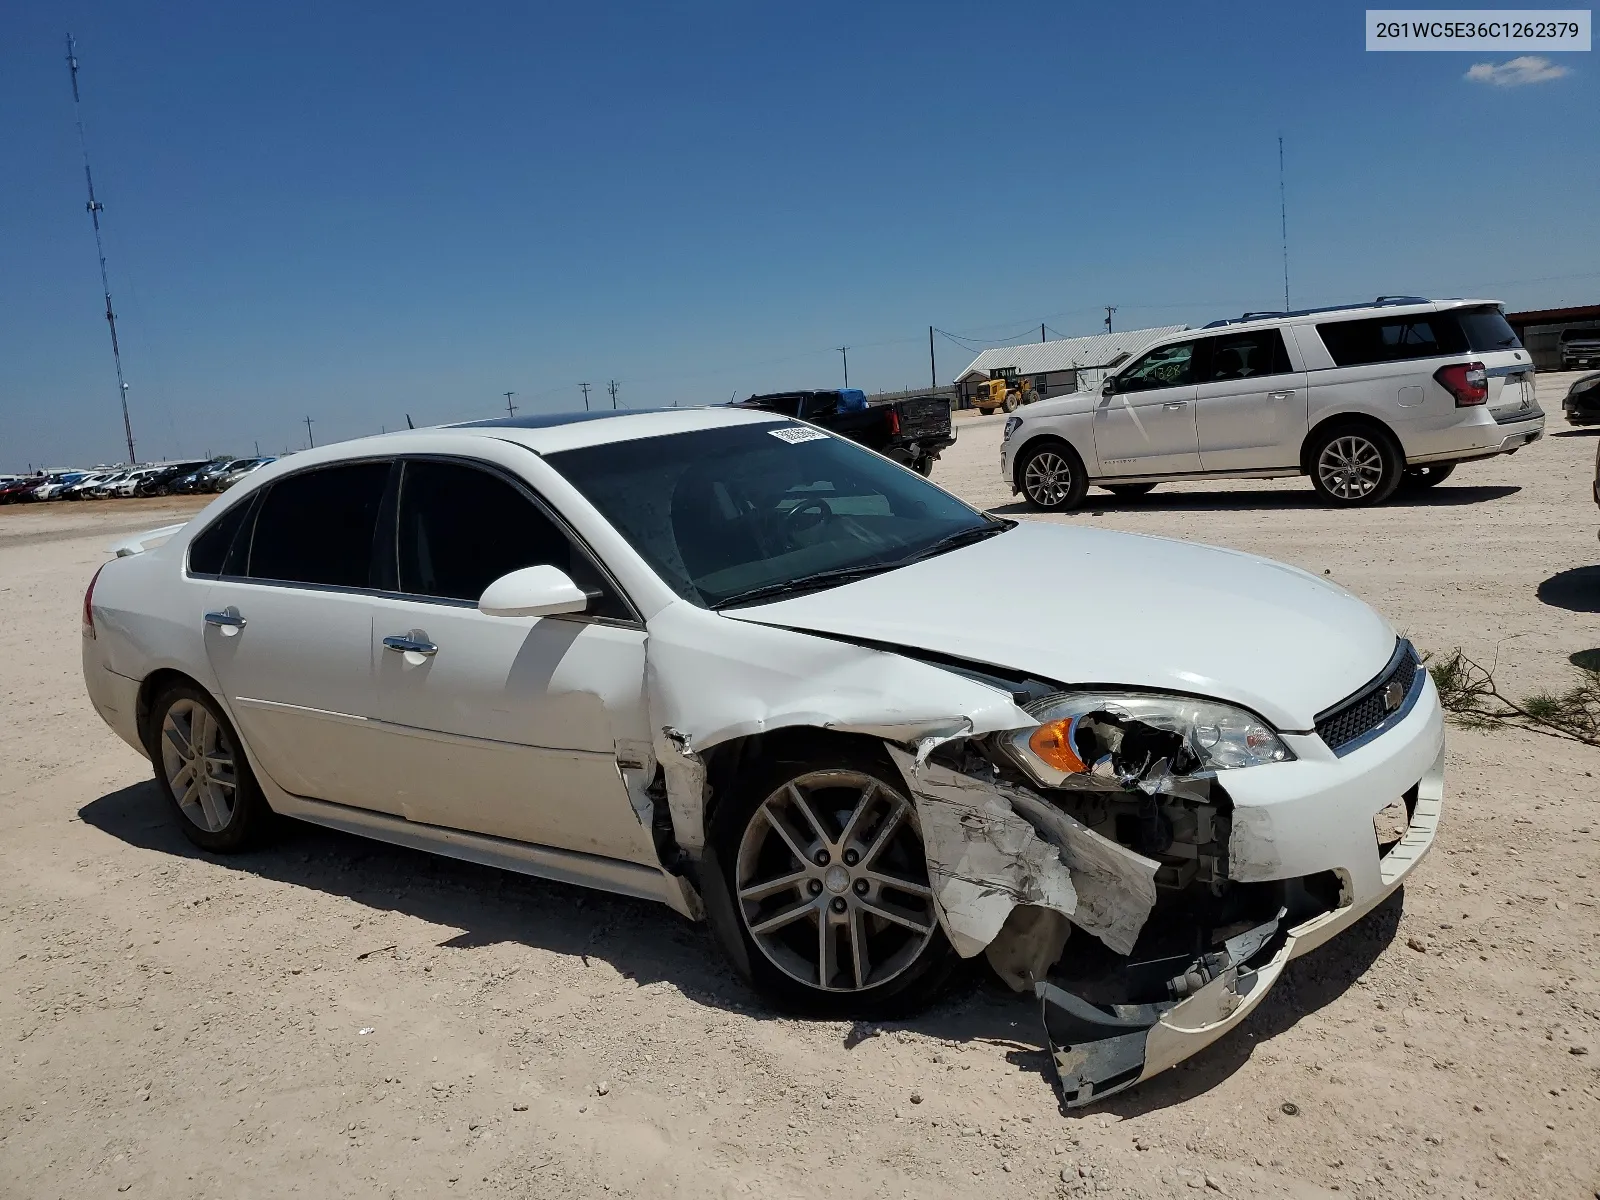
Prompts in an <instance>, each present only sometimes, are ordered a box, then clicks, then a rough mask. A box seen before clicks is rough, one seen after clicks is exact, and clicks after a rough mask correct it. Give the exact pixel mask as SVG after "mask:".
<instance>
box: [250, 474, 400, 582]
mask: <svg viewBox="0 0 1600 1200" xmlns="http://www.w3.org/2000/svg"><path fill="white" fill-rule="evenodd" d="M388 482H389V464H388V463H387V462H360V463H345V464H342V465H340V466H334V467H323V468H321V469H320V470H314V471H306V472H304V473H303V474H299V475H291V476H289V477H288V478H287V479H280V480H278V481H277V482H276V483H274V484H273V485H272V486H271V488H270V490H269V491H268V492H267V495H266V498H265V499H264V500H262V502H261V507H260V509H259V510H258V513H257V516H256V525H255V536H254V538H253V539H252V540H251V543H250V560H249V568H248V572H249V575H250V577H251V578H252V579H272V580H278V581H281V582H284V583H309V584H317V585H321V586H327V587H367V586H369V584H370V577H371V574H372V539H373V534H374V532H375V531H376V530H377V527H378V510H379V509H380V508H381V507H382V504H383V493H384V489H385V488H386V487H387V486H388Z"/></svg>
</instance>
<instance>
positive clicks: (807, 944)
mask: <svg viewBox="0 0 1600 1200" xmlns="http://www.w3.org/2000/svg"><path fill="white" fill-rule="evenodd" d="M736 891H737V895H738V903H739V914H740V917H741V919H742V920H743V921H744V925H745V929H746V930H748V931H749V933H750V937H751V939H752V940H753V941H754V942H755V944H756V946H757V947H758V948H759V949H760V951H761V953H762V954H763V955H764V956H766V958H767V959H768V961H770V962H771V963H772V964H773V966H775V967H777V968H778V969H779V970H780V971H782V972H783V973H784V974H785V975H787V976H789V977H790V978H791V979H793V980H795V981H797V982H799V983H802V984H805V985H807V986H809V987H813V988H820V989H821V990H823V991H828V992H860V991H863V990H865V989H867V988H873V987H878V986H880V985H882V984H885V983H888V982H889V981H890V980H892V979H894V978H896V977H898V976H899V975H901V974H902V973H903V972H905V971H906V970H907V969H909V968H910V967H911V965H912V964H913V963H915V962H916V961H917V958H918V956H919V955H921V953H922V951H923V950H924V949H925V948H926V947H927V945H928V942H929V941H930V940H931V939H932V938H933V936H934V933H935V932H936V931H937V928H938V921H937V917H936V916H935V914H934V909H933V891H932V888H931V887H930V886H929V883H928V874H927V865H926V862H925V860H924V858H923V851H922V838H921V834H920V832H919V830H918V826H917V816H916V810H915V809H914V808H913V807H912V805H911V803H910V802H909V801H908V800H907V799H906V798H905V797H904V796H901V795H900V794H899V793H898V792H896V791H894V790H893V789H891V788H889V787H887V786H885V785H884V784H883V783H882V782H880V781H879V780H877V779H875V778H873V777H872V776H870V775H866V774H863V773H861V772H858V771H844V770H825V771H812V772H808V773H806V774H804V775H800V776H798V777H797V778H795V779H793V780H791V781H790V782H788V783H786V784H784V785H783V786H782V787H780V788H778V789H777V790H776V791H774V792H773V793H772V794H771V795H770V796H768V797H767V798H766V800H764V801H763V802H762V803H761V806H760V807H759V808H758V809H756V811H755V812H754V813H753V814H752V815H751V817H750V820H749V822H748V824H747V825H746V826H745V831H744V836H743V837H742V838H740V841H739V855H738V861H737V870H736Z"/></svg>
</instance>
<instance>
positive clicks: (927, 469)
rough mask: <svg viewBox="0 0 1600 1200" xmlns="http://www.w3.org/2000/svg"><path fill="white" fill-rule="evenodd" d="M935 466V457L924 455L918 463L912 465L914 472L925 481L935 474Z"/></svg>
mask: <svg viewBox="0 0 1600 1200" xmlns="http://www.w3.org/2000/svg"><path fill="white" fill-rule="evenodd" d="M933 464H934V457H933V455H931V454H924V455H923V456H922V457H921V458H919V459H917V461H916V462H915V463H913V464H912V466H911V469H912V470H913V471H915V472H916V473H917V474H918V475H921V476H922V477H923V478H924V479H927V478H928V477H929V476H931V475H932V474H933Z"/></svg>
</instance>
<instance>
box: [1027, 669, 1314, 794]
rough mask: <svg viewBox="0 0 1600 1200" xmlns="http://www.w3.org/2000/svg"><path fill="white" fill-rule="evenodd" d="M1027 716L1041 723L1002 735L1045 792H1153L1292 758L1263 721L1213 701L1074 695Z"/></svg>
mask: <svg viewBox="0 0 1600 1200" xmlns="http://www.w3.org/2000/svg"><path fill="white" fill-rule="evenodd" d="M1028 711H1029V712H1030V713H1032V714H1033V715H1034V716H1035V717H1037V718H1038V719H1039V724H1038V725H1037V726H1036V727H1035V728H1032V729H1018V730H1016V731H1014V732H1012V733H1010V734H1008V735H1005V740H1004V745H1005V747H1006V749H1007V751H1008V752H1009V753H1010V755H1011V757H1012V758H1013V759H1015V760H1016V762H1017V764H1018V765H1019V766H1020V767H1022V769H1023V770H1025V771H1026V772H1027V773H1028V774H1029V775H1032V776H1033V777H1034V778H1035V779H1037V780H1038V781H1039V782H1040V783H1042V784H1044V785H1045V786H1046V787H1060V786H1062V785H1063V784H1066V783H1067V782H1068V781H1069V780H1071V779H1074V778H1081V779H1085V780H1102V781H1104V782H1105V783H1106V784H1109V785H1113V786H1122V787H1129V788H1131V787H1137V788H1139V789H1140V790H1142V791H1146V792H1155V791H1157V790H1159V789H1160V787H1161V785H1162V783H1163V782H1164V781H1165V780H1168V779H1193V778H1196V777H1203V776H1208V775H1211V774H1213V773H1215V772H1217V771H1227V770H1232V769H1234V768H1236V767H1254V766H1259V765H1261V764H1264V763H1275V762H1287V761H1289V760H1291V759H1293V758H1294V754H1293V753H1292V752H1291V751H1290V750H1289V747H1287V746H1285V745H1284V744H1283V741H1282V739H1280V738H1279V737H1278V735H1277V732H1276V731H1275V730H1273V729H1272V727H1271V726H1269V725H1267V723H1266V722H1264V721H1263V720H1262V719H1261V718H1260V717H1258V716H1256V715H1255V714H1253V713H1249V712H1246V711H1245V710H1244V709H1242V708H1235V707H1233V705H1231V704H1220V703H1218V702H1217V701H1215V700H1198V699H1193V698H1191V697H1188V696H1160V695H1148V694H1142V693H1138V692H1079V693H1073V694H1070V695H1064V696H1052V697H1049V698H1047V699H1045V700H1041V701H1039V702H1038V703H1037V704H1034V705H1030V706H1029V708H1028Z"/></svg>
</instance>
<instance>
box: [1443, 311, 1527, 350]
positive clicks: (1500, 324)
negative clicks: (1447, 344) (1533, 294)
mask: <svg viewBox="0 0 1600 1200" xmlns="http://www.w3.org/2000/svg"><path fill="white" fill-rule="evenodd" d="M1458 315H1459V317H1460V320H1461V330H1462V332H1463V333H1465V334H1466V335H1467V345H1468V346H1470V347H1472V349H1474V350H1477V351H1480V352H1482V351H1485V350H1520V349H1521V348H1522V343H1521V342H1520V341H1518V340H1517V334H1516V330H1514V329H1512V328H1511V326H1510V324H1509V323H1508V322H1507V321H1506V319H1505V316H1504V315H1503V314H1502V313H1501V312H1500V310H1499V309H1498V308H1464V309H1462V310H1461V312H1460V313H1459V314H1458Z"/></svg>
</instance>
